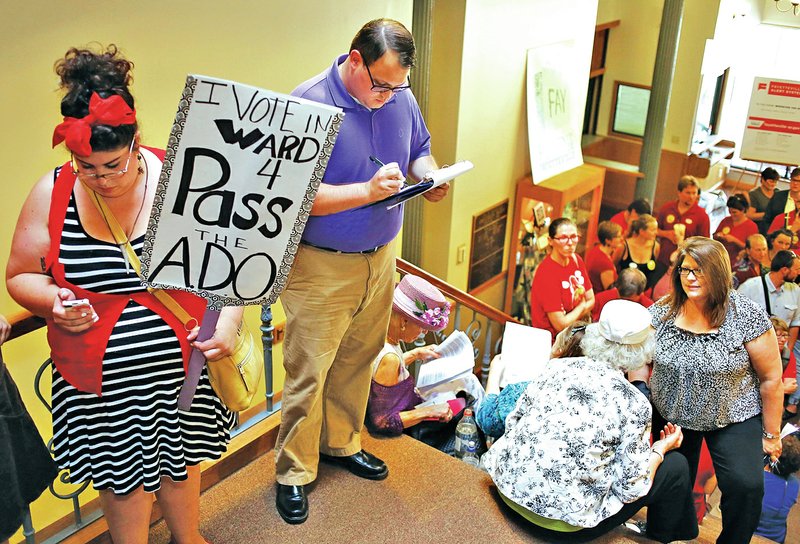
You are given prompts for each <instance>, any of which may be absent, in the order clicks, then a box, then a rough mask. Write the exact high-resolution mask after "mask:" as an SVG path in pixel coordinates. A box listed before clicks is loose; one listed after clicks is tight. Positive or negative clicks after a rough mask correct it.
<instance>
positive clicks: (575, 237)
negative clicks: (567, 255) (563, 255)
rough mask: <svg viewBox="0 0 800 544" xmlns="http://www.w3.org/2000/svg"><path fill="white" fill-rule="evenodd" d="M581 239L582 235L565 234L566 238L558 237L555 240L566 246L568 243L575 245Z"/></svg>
mask: <svg viewBox="0 0 800 544" xmlns="http://www.w3.org/2000/svg"><path fill="white" fill-rule="evenodd" d="M580 239H581V236H580V234H568V235H567V234H565V235H564V236H556V237H554V238H553V240H556V241H558V242H559V243H561V244H566V243H568V242H572V243H573V244H577V243H578V240H580Z"/></svg>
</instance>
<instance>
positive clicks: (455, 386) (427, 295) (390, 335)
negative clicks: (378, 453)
mask: <svg viewBox="0 0 800 544" xmlns="http://www.w3.org/2000/svg"><path fill="white" fill-rule="evenodd" d="M449 313H450V306H449V304H448V302H447V301H446V300H445V298H444V295H442V293H441V292H440V291H439V290H438V289H437V288H436V287H434V286H433V285H431V284H430V283H429V282H427V281H426V280H424V279H422V278H420V277H417V276H412V275H407V276H405V277H403V279H402V280H401V281H400V283H399V284H398V285H397V287H396V288H395V290H394V298H393V302H392V316H391V318H390V320H389V330H388V332H387V334H386V344H385V345H384V347H383V350H381V352H380V354H378V357H376V358H375V361H374V362H373V365H372V384H371V386H370V392H369V402H368V404H367V420H366V421H367V427H368V428H369V429H370V431H372V432H376V433H380V434H386V435H399V434H401V433H402V432H403V431H404V429H408V428H410V427H413V426H415V425H417V424H419V423H421V422H423V421H429V420H434V421H439V422H443V423H447V422H449V421H450V420H451V419H452V418H453V415H454V410H453V407H452V406H457V405H458V404H460V403H459V402H458V401H456V400H455V399H456V395H457V394H458V393H461V392H462V391H463V392H464V393H467V394H468V396H470V397H473V399H476V400H480V399H481V398H483V388H482V387H481V385H480V382H479V381H478V378H477V377H476V376H475V375H474V374H473V373H472V364H473V360H472V354H471V351H472V350H471V344H470V343H469V341H468V340H467V341H466V343H467V345H468V346H469V349H468V350H463V351H462V354H463V355H464V359H463V362H464V364H463V365H461V367H460V368H459V369H458V370H450V371H448V369H447V368H446V366H449V365H440V366H442V369H440V370H441V372H437V371H436V370H434V371H433V372H432V373H428V374H429V375H430V376H431V378H430V379H428V378H423V377H422V376H420V380H423V381H424V383H425V385H426V387H425V388H424V389H422V391H420V390H418V389H417V387H416V384H415V383H414V377H413V376H411V375H410V374H409V372H408V369H407V368H406V367H407V366H408V365H410V364H411V363H413V362H414V361H415V360H417V359H421V360H422V361H431V360H434V359H439V360H440V361H441V362H442V363H444V362H445V358H446V357H447V356H446V355H445V356H444V357H443V354H442V352H443V351H445V350H444V349H442V348H443V347H444V345H445V343H447V341H445V343H443V344H442V346H425V347H421V348H415V349H413V350H411V351H407V352H405V353H404V352H403V351H402V350H401V348H400V342H401V341H402V342H412V341H414V340H415V339H416V338H417V337H419V335H420V334H422V333H425V332H427V331H440V330H442V329H444V328H445V327H446V326H447V321H448V316H449ZM453 335H458V331H454V332H453V333H451V336H453ZM440 357H441V359H440ZM454 359H455V358H454ZM454 362H455V363H456V364H459V363H460V362H461V361H454ZM428 365H431V366H433V365H434V363H427V364H424V365H423V367H422V368H423V369H424V368H425V367H426V366H428ZM464 366H466V372H464V371H463V368H464ZM459 370H461V372H459ZM420 374H421V375H422V372H420ZM454 374H455V375H454ZM447 392H449V393H450V394H449V395H447V394H446V393H447ZM448 400H449V401H451V402H448ZM426 401H429V402H428V403H427V404H425V405H424V406H419V405H420V404H424V403H425V402H426ZM461 407H463V406H461Z"/></svg>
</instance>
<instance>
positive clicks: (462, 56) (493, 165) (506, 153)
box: [424, 0, 596, 302]
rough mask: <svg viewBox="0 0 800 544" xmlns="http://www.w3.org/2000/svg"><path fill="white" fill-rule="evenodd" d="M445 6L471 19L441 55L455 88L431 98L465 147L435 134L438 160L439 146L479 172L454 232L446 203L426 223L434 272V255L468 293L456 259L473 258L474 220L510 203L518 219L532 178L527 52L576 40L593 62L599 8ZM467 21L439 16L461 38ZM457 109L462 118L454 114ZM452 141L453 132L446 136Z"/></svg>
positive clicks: (476, 0)
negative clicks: (522, 187)
mask: <svg viewBox="0 0 800 544" xmlns="http://www.w3.org/2000/svg"><path fill="white" fill-rule="evenodd" d="M438 4H439V3H438V2H437V10H438V9H439V5H438ZM443 4H449V5H450V4H458V5H459V6H460V8H459V9H458V10H456V9H455V8H452V7H450V8H449V9H452V10H453V11H458V13H457V14H456V15H457V16H462V15H461V14H462V13H463V39H462V40H461V41H460V43H457V44H451V45H450V47H449V48H448V49H447V50H446V51H441V50H440V51H438V52H437V51H436V50H435V49H434V51H433V55H434V65H433V72H434V77H439V73H440V71H447V72H448V73H449V74H450V75H449V76H448V77H449V79H448V85H450V87H448V88H447V89H438V90H437V91H436V94H433V95H432V96H431V105H430V111H431V112H435V111H437V110H439V109H440V108H443V109H447V117H448V120H449V122H450V123H451V124H450V129H451V130H452V128H453V126H455V127H456V134H455V137H456V138H457V140H456V141H455V142H454V143H455V145H453V142H442V141H441V140H442V139H443V134H442V133H441V132H437V131H436V130H432V133H433V142H434V150H435V151H436V152H437V153H438V151H437V150H436V146H443V147H444V146H446V149H447V152H452V153H453V155H452V156H447V157H445V158H444V159H445V160H447V161H451V160H453V159H469V160H471V161H472V162H473V163H474V164H475V170H473V171H472V172H470V173H469V174H467V175H465V176H463V178H461V179H459V180H456V181H455V183H454V184H453V188H452V190H451V193H452V194H451V196H450V197H449V199H448V200H449V202H447V203H445V204H446V205H448V206H450V208H451V210H452V213H451V214H450V218H449V225H448V224H447V222H448V221H447V220H444V221H442V222H439V221H438V220H437V219H436V216H438V214H437V213H436V212H434V211H432V210H435V209H436V206H440V205H441V204H439V205H436V206H428V210H431V212H430V213H431V215H429V216H426V221H427V220H428V218H429V217H432V218H433V220H434V221H435V223H434V224H435V225H436V226H435V227H433V226H432V223H431V222H426V233H428V234H426V238H425V253H424V255H425V257H426V260H425V266H426V267H428V268H429V269H430V270H433V267H430V266H429V265H428V262H429V261H428V256H435V259H436V260H435V272H434V273H436V274H437V275H439V276H441V277H443V278H445V279H446V280H447V281H448V282H449V283H451V284H453V285H455V286H456V287H458V288H460V289H466V286H467V278H468V262H467V260H465V261H464V262H463V263H460V264H457V262H456V257H457V251H458V248H459V247H460V246H462V245H463V246H465V248H466V255H467V256H469V249H470V242H471V240H470V236H471V230H472V217H473V216H474V215H476V214H478V213H480V212H482V211H484V210H486V209H487V208H490V207H492V206H494V205H496V204H497V203H499V202H500V201H502V200H504V199H506V198H508V199H509V205H510V206H509V217H510V216H511V215H513V205H514V202H513V200H514V187H515V184H516V182H517V180H518V179H519V178H520V177H522V176H523V175H525V174H526V173H528V172H530V157H529V154H528V139H527V120H526V107H525V64H526V55H527V50H528V49H529V48H531V47H535V46H537V45H542V44H547V43H551V42H556V41H562V40H567V39H570V38H574V39H575V40H576V42H577V45H578V47H579V48H582V50H583V52H584V54H585V55H586V57H587V59H588V57H589V55H590V54H591V43H592V39H593V33H594V25H595V15H596V14H595V9H596V2H594V1H587V2H581V3H580V5H576V4H574V3H571V2H562V1H560V0H527V1H523V0H517V1H511V0H509V1H506V2H495V1H492V0H457V1H455V2H443ZM448 15H452V14H448ZM437 18H441V19H444V22H442V21H441V19H437ZM461 21H462V19H457V18H455V17H452V16H451V17H448V18H445V13H443V12H439V11H437V13H436V14H435V16H434V24H435V25H437V26H438V25H442V26H444V25H448V26H453V27H455V28H456V29H457V30H456V33H457V34H460V33H461V32H462V22H461ZM564 21H569V24H568V25H567V24H565V23H564ZM459 37H460V36H459ZM436 45H437V43H434V47H436ZM440 47H441V46H440ZM456 66H458V67H460V68H458V67H456ZM587 66H588V60H587ZM459 89H460V93H458V92H457V91H458V90H459ZM450 91H452V93H451V92H450ZM454 101H457V103H455V104H454ZM456 107H457V114H456V113H454V111H453V110H454V109H455V108H456ZM454 115H456V117H455V120H454V123H455V124H454V125H453V124H452V123H453V116H454ZM451 136H452V135H451V133H450V132H448V133H447V134H446V137H451ZM439 159H440V162H441V161H442V160H443V159H442V157H439ZM507 245H508V244H507V243H506V246H507ZM506 253H507V250H506ZM444 257H446V262H443V260H442V259H443V258H444ZM506 258H507V257H506ZM493 298H494V297H493ZM492 302H496V301H492ZM501 302H502V301H501Z"/></svg>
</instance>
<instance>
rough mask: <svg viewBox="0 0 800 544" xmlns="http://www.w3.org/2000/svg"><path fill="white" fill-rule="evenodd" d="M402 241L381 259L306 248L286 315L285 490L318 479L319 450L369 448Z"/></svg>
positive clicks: (281, 477) (279, 452) (279, 449)
mask: <svg viewBox="0 0 800 544" xmlns="http://www.w3.org/2000/svg"><path fill="white" fill-rule="evenodd" d="M394 271H395V253H394V243H390V244H388V245H387V246H386V247H383V248H381V249H380V250H378V251H376V252H375V253H371V254H368V255H362V254H358V253H356V254H343V253H333V252H329V251H325V250H320V249H316V248H313V247H309V246H305V245H301V246H300V249H299V251H298V253H297V256H296V258H295V262H294V265H293V267H292V272H291V274H290V276H289V281H288V284H287V286H286V289H285V290H284V292H283V293H282V294H281V302H282V304H283V308H284V310H285V311H286V341H285V343H284V349H283V358H284V367H285V369H286V381H285V384H284V388H283V399H282V403H281V428H280V433H279V434H278V441H277V444H276V445H275V451H276V454H275V464H276V467H275V473H276V479H277V481H278V483H280V484H283V485H305V484H307V483H309V482H312V481H314V480H315V479H316V477H317V464H318V463H319V452H322V453H326V454H329V455H336V456H347V455H352V454H354V453H357V452H358V451H360V450H361V437H360V433H361V428H362V427H363V425H364V415H365V412H366V408H367V398H368V397H369V387H370V380H371V378H372V361H373V360H374V359H375V357H377V355H378V353H379V352H380V350H381V348H382V347H383V344H384V342H385V341H386V331H387V328H388V326H389V316H390V315H391V310H392V296H393V293H394V283H395V282H394V277H395V274H394Z"/></svg>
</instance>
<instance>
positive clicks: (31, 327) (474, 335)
mask: <svg viewBox="0 0 800 544" xmlns="http://www.w3.org/2000/svg"><path fill="white" fill-rule="evenodd" d="M396 271H397V272H399V273H400V274H401V275H402V274H414V275H416V276H420V277H422V278H424V279H425V280H427V281H429V282H430V283H431V284H432V285H434V286H435V287H437V288H438V289H440V290H441V291H442V293H444V294H445V296H446V297H447V298H448V299H450V300H452V301H453V306H452V309H451V312H452V313H451V318H450V321H451V326H452V327H453V329H454V330H455V329H457V330H461V331H463V332H465V334H467V336H468V338H469V339H470V341H471V342H472V343H473V345H474V346H475V347H474V355H475V357H476V360H477V362H478V363H479V365H478V370H479V376H480V377H481V378H482V379H483V381H484V382H485V379H486V376H487V375H488V371H489V363H490V360H491V358H492V356H493V355H494V354H495V353H496V351H497V349H498V345H499V342H500V341H501V339H502V329H503V326H504V325H505V323H507V322H509V321H511V322H515V323H516V322H518V321H517V320H516V319H515V318H513V317H512V316H510V315H508V314H506V313H505V312H502V311H501V310H498V309H496V308H494V307H492V306H490V305H488V304H486V303H485V302H483V301H481V300H479V299H477V298H475V297H474V296H472V295H469V294H468V293H465V292H464V291H461V290H460V289H457V288H456V287H454V286H452V285H450V284H449V283H447V282H445V281H444V280H441V279H440V278H437V277H436V276H434V275H432V274H430V273H428V272H426V271H425V270H422V269H421V268H419V267H417V266H415V265H413V264H411V263H409V262H408V261H405V260H403V259H399V258H398V259H397V262H396ZM470 314H471V315H470ZM9 323H11V334H10V338H9V339H14V338H19V337H21V336H23V335H25V334H27V333H29V332H33V331H36V330H38V329H41V328H43V327H44V326H45V320H44V319H42V318H41V317H37V316H35V315H33V314H32V313H30V312H28V311H19V312H17V313H15V314H12V315H11V316H10V318H9ZM498 325H499V327H500V330H499V332H498V331H497V328H498ZM260 329H261V333H262V335H261V338H262V344H263V347H264V366H265V375H264V378H265V386H266V387H265V389H266V391H265V394H266V399H265V400H266V403H265V405H264V409H260V408H259V410H260V411H258V412H253V413H252V414H248V415H249V417H251V419H250V420H248V421H247V422H244V423H243V424H242V425H240V427H239V428H238V429H237V431H238V432H241V431H243V430H245V429H246V428H249V427H250V426H251V425H256V424H258V422H259V421H263V420H265V418H266V417H268V416H269V415H271V414H273V413H275V412H277V411H278V410H280V403H278V402H273V399H274V397H275V391H274V388H273V374H272V370H273V369H272V366H273V361H272V343H273V330H274V327H273V325H272V312H271V308H270V307H269V306H265V307H263V308H262V313H261V327H260ZM432 334H433V335H434V340H435V341H436V342H437V343H438V342H440V341H441V340H442V339H443V338H444V335H445V331H439V332H437V333H432ZM420 341H421V340H420ZM478 342H480V343H481V345H482V349H479V348H478ZM0 357H2V353H0ZM49 364H51V362H50V360H47V361H45V363H43V364H42V365H41V367H40V369H39V372H38V374H37V378H36V379H35V387H34V389H35V392H36V393H37V395H38V396H39V399H40V401H42V403H43V404H44V405H45V406H46V407H48V408H49V404H48V402H47V399H45V398H44V397H43V396H42V395H41V394H40V392H39V387H38V379H39V377H40V376H41V375H42V374H43V373H44V372H46V369H47V367H48V365H49ZM253 410H255V408H253ZM61 481H62V482H65V483H68V475H67V474H66V473H64V474H62V476H61ZM87 485H88V482H84V484H82V486H83V487H80V488H79V489H77V490H76V491H75V492H73V493H70V494H68V495H62V494H59V493H56V492H55V489H53V488H51V493H52V494H53V495H55V496H57V497H59V498H62V499H67V500H69V499H71V500H72V503H73V517H74V520H73V524H72V525H70V526H65V525H61V523H62V522H63V521H64V520H61V521H59V522H57V523H55V524H52V525H50V526H48V527H47V528H46V529H45V530H44V531H43V534H41V536H42V537H43V538H45V542H57V541H59V540H60V539H61V538H62V537H63V536H64V535H74V534H75V533H77V532H79V531H80V530H81V528H82V527H85V526H87V525H88V524H89V523H91V522H92V521H94V520H95V519H97V518H98V517H99V516H100V515H101V514H100V511H99V509H96V510H86V509H85V508H84V510H85V512H82V511H81V504H80V502H79V499H78V495H80V492H81V491H83V489H84V488H85V487H86V486H87ZM84 506H86V505H84ZM65 519H66V518H65ZM24 525H25V527H24V535H25V537H26V542H30V543H32V542H33V541H34V539H35V538H37V537H36V536H35V535H36V534H40V533H38V532H36V531H35V530H34V527H33V524H32V523H31V520H30V517H29V516H28V518H26V521H25V524H24ZM57 527H61V529H57ZM55 530H59V532H58V533H57V534H54V531H55ZM45 535H48V536H45Z"/></svg>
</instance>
